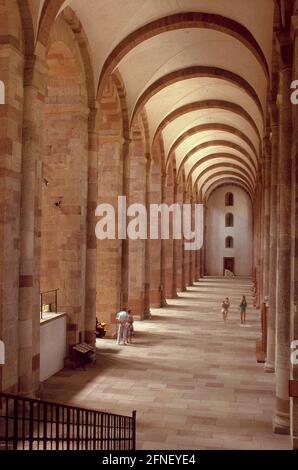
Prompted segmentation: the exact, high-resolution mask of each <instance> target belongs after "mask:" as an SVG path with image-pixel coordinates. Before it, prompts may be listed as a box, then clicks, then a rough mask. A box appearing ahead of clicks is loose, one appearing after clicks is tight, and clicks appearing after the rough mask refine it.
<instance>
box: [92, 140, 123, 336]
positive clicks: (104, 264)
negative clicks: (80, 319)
mask: <svg viewBox="0 0 298 470" xmlns="http://www.w3.org/2000/svg"><path fill="white" fill-rule="evenodd" d="M98 139H99V142H98V198H97V204H110V205H111V206H112V207H113V209H114V212H115V215H116V216H117V212H118V197H119V196H120V195H121V194H122V189H123V138H122V137H120V136H116V135H105V136H104V135H100V136H99V138H98ZM116 220H117V219H116ZM97 222H98V220H97ZM121 273H122V240H119V239H118V230H117V224H115V238H114V239H110V238H108V239H105V240H97V296H96V297H97V299H96V313H97V318H98V319H99V320H100V321H102V322H105V323H107V324H108V327H107V335H108V336H113V335H114V334H115V331H116V330H115V328H114V326H113V324H114V323H115V316H116V313H117V312H118V311H119V310H120V308H122V307H123V306H122V305H121V280H122V276H121Z"/></svg>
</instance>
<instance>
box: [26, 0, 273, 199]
mask: <svg viewBox="0 0 298 470" xmlns="http://www.w3.org/2000/svg"><path fill="white" fill-rule="evenodd" d="M31 2H32V4H34V14H35V21H36V24H37V23H38V18H39V16H40V12H41V10H42V6H43V3H44V0H31ZM67 6H70V7H71V8H72V9H73V10H74V12H75V13H76V15H77V16H78V18H79V20H80V21H81V23H82V25H83V27H84V30H85V32H86V34H87V37H88V40H89V43H90V47H91V51H92V60H93V66H94V75H95V77H94V78H95V83H96V84H97V86H98V90H99V91H100V90H101V86H102V84H103V83H104V80H105V77H107V76H108V75H109V74H111V73H113V72H115V71H116V70H117V71H119V72H120V74H121V76H122V78H123V81H124V84H125V87H126V93H127V103H128V109H129V117H130V119H131V122H133V120H134V119H135V117H136V116H137V114H138V113H139V112H141V111H142V110H143V109H145V110H146V113H147V116H148V123H149V130H150V139H151V143H153V142H154V140H155V139H156V137H157V136H158V135H160V134H162V137H163V140H164V147H165V158H166V162H167V163H169V162H170V161H171V159H173V161H174V162H175V163H176V168H177V170H178V171H181V170H182V168H184V169H185V176H186V178H187V179H188V180H189V181H192V183H193V185H198V188H199V189H200V190H202V193H203V196H204V194H208V191H210V188H213V187H216V184H217V183H218V185H219V184H222V183H223V182H224V181H227V182H232V181H233V182H237V183H239V184H240V185H242V187H243V188H245V189H246V190H247V191H249V192H250V193H251V194H253V192H254V188H255V184H256V177H257V170H258V165H259V161H260V152H261V146H262V139H263V136H264V132H265V120H266V102H267V96H268V86H269V82H270V69H271V56H272V34H273V21H274V1H273V0H249V1H246V0H241V1H239V0H212V1H210V0H162V1H160V0H66V1H64V3H63V2H61V8H60V12H62V11H63V9H64V8H65V7H67ZM36 29H37V28H36Z"/></svg>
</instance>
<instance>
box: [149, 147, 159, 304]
mask: <svg viewBox="0 0 298 470" xmlns="http://www.w3.org/2000/svg"><path fill="white" fill-rule="evenodd" d="M149 186H150V201H149V202H150V204H155V205H160V204H161V202H162V175H161V164H160V154H159V151H158V148H157V145H156V146H155V148H154V149H153V151H152V164H151V174H150V182H149ZM149 243H150V261H149V263H148V264H149V269H150V306H151V307H156V308H159V307H161V306H162V240H161V238H160V230H159V238H158V239H155V240H151V239H150V240H149Z"/></svg>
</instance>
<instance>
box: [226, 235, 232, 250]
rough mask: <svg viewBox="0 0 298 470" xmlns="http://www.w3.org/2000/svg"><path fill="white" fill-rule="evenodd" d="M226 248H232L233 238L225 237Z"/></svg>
mask: <svg viewBox="0 0 298 470" xmlns="http://www.w3.org/2000/svg"><path fill="white" fill-rule="evenodd" d="M226 248H234V238H233V237H227V238H226Z"/></svg>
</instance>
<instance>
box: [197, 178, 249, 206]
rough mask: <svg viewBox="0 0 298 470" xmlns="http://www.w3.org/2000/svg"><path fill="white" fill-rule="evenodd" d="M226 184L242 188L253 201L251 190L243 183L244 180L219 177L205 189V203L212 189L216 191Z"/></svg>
mask: <svg viewBox="0 0 298 470" xmlns="http://www.w3.org/2000/svg"><path fill="white" fill-rule="evenodd" d="M227 185H229V186H235V188H241V189H243V190H244V191H245V192H246V193H247V194H248V196H249V197H250V199H251V201H253V197H252V193H251V190H250V189H249V188H248V186H247V185H246V184H245V182H244V181H243V182H242V181H240V180H238V179H236V178H226V177H223V178H219V179H218V181H216V182H215V183H213V184H211V185H210V187H209V188H208V189H207V190H206V193H205V198H204V202H205V204H206V203H207V202H208V199H209V198H210V197H211V195H212V194H213V193H214V191H216V189H218V188H222V187H224V186H227Z"/></svg>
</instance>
